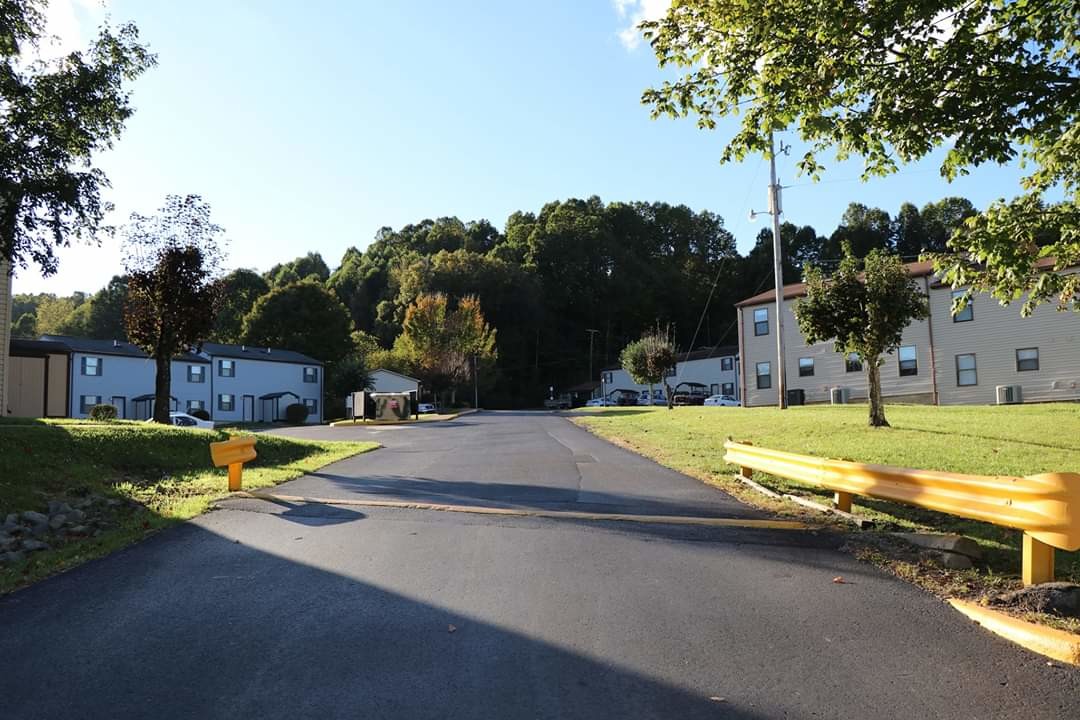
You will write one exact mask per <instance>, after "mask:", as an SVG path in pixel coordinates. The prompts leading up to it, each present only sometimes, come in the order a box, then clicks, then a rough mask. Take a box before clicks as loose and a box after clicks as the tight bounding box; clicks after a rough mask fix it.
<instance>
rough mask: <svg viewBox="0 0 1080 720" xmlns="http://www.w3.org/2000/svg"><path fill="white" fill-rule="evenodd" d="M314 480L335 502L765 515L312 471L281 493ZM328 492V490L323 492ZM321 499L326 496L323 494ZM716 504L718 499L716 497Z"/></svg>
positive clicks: (532, 488) (630, 497)
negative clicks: (392, 501) (327, 485)
mask: <svg viewBox="0 0 1080 720" xmlns="http://www.w3.org/2000/svg"><path fill="white" fill-rule="evenodd" d="M312 478H315V479H318V480H322V481H327V482H330V483H332V488H331V489H330V490H331V493H330V497H331V498H333V499H363V498H365V497H367V498H370V499H395V500H402V501H404V502H424V503H433V504H445V505H465V506H473V507H502V508H517V509H527V510H575V511H581V512H607V513H618V514H627V515H670V516H675V517H679V516H682V517H687V516H691V517H715V518H731V517H740V518H764V517H769V515H768V514H767V513H764V512H762V511H758V510H754V509H753V508H750V507H749V506H744V505H735V504H731V505H727V504H723V503H719V502H717V503H712V502H706V501H702V502H678V501H672V500H665V499H663V498H657V497H650V496H647V495H634V494H621V493H611V492H604V491H588V492H583V491H580V490H578V489H576V488H568V487H552V486H547V485H536V484H529V483H499V482H481V481H470V480H437V479H434V478H426V477H413V476H404V475H339V474H336V473H328V472H322V471H316V472H312V473H308V474H307V475H305V476H304V477H303V478H300V479H299V480H293V481H291V482H290V483H289V484H288V485H286V486H285V487H284V488H282V489H281V491H280V492H281V493H282V494H284V495H290V494H297V493H304V492H307V493H310V494H312V495H317V494H318V493H319V490H320V488H319V484H318V483H317V482H316V483H313V482H311V480H310V479H312ZM323 490H324V491H326V488H323ZM341 491H345V492H341ZM324 497H325V495H324ZM718 499H719V498H718Z"/></svg>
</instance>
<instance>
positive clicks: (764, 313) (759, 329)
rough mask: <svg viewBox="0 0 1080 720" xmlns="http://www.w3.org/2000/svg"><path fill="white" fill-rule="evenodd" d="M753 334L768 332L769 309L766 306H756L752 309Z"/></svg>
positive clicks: (766, 333) (765, 333)
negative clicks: (755, 308) (756, 307)
mask: <svg viewBox="0 0 1080 720" xmlns="http://www.w3.org/2000/svg"><path fill="white" fill-rule="evenodd" d="M754 334H755V335H768V334H769V310H768V308H758V309H757V310H755V311H754Z"/></svg>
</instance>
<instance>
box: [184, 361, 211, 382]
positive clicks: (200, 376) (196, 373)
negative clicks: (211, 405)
mask: <svg viewBox="0 0 1080 720" xmlns="http://www.w3.org/2000/svg"><path fill="white" fill-rule="evenodd" d="M187 381H188V382H189V383H202V382H206V368H204V367H203V366H202V365H188V366H187Z"/></svg>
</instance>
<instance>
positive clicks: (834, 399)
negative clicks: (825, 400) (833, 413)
mask: <svg viewBox="0 0 1080 720" xmlns="http://www.w3.org/2000/svg"><path fill="white" fill-rule="evenodd" d="M849 402H851V389H850V388H846V387H834V388H829V403H830V404H831V405H847V404H848V403H849Z"/></svg>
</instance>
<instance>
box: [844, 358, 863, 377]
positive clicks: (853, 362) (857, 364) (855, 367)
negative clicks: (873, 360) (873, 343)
mask: <svg viewBox="0 0 1080 720" xmlns="http://www.w3.org/2000/svg"><path fill="white" fill-rule="evenodd" d="M844 370H845V371H847V372H862V359H861V358H860V357H859V353H848V356H847V357H846V358H845V359H844Z"/></svg>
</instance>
